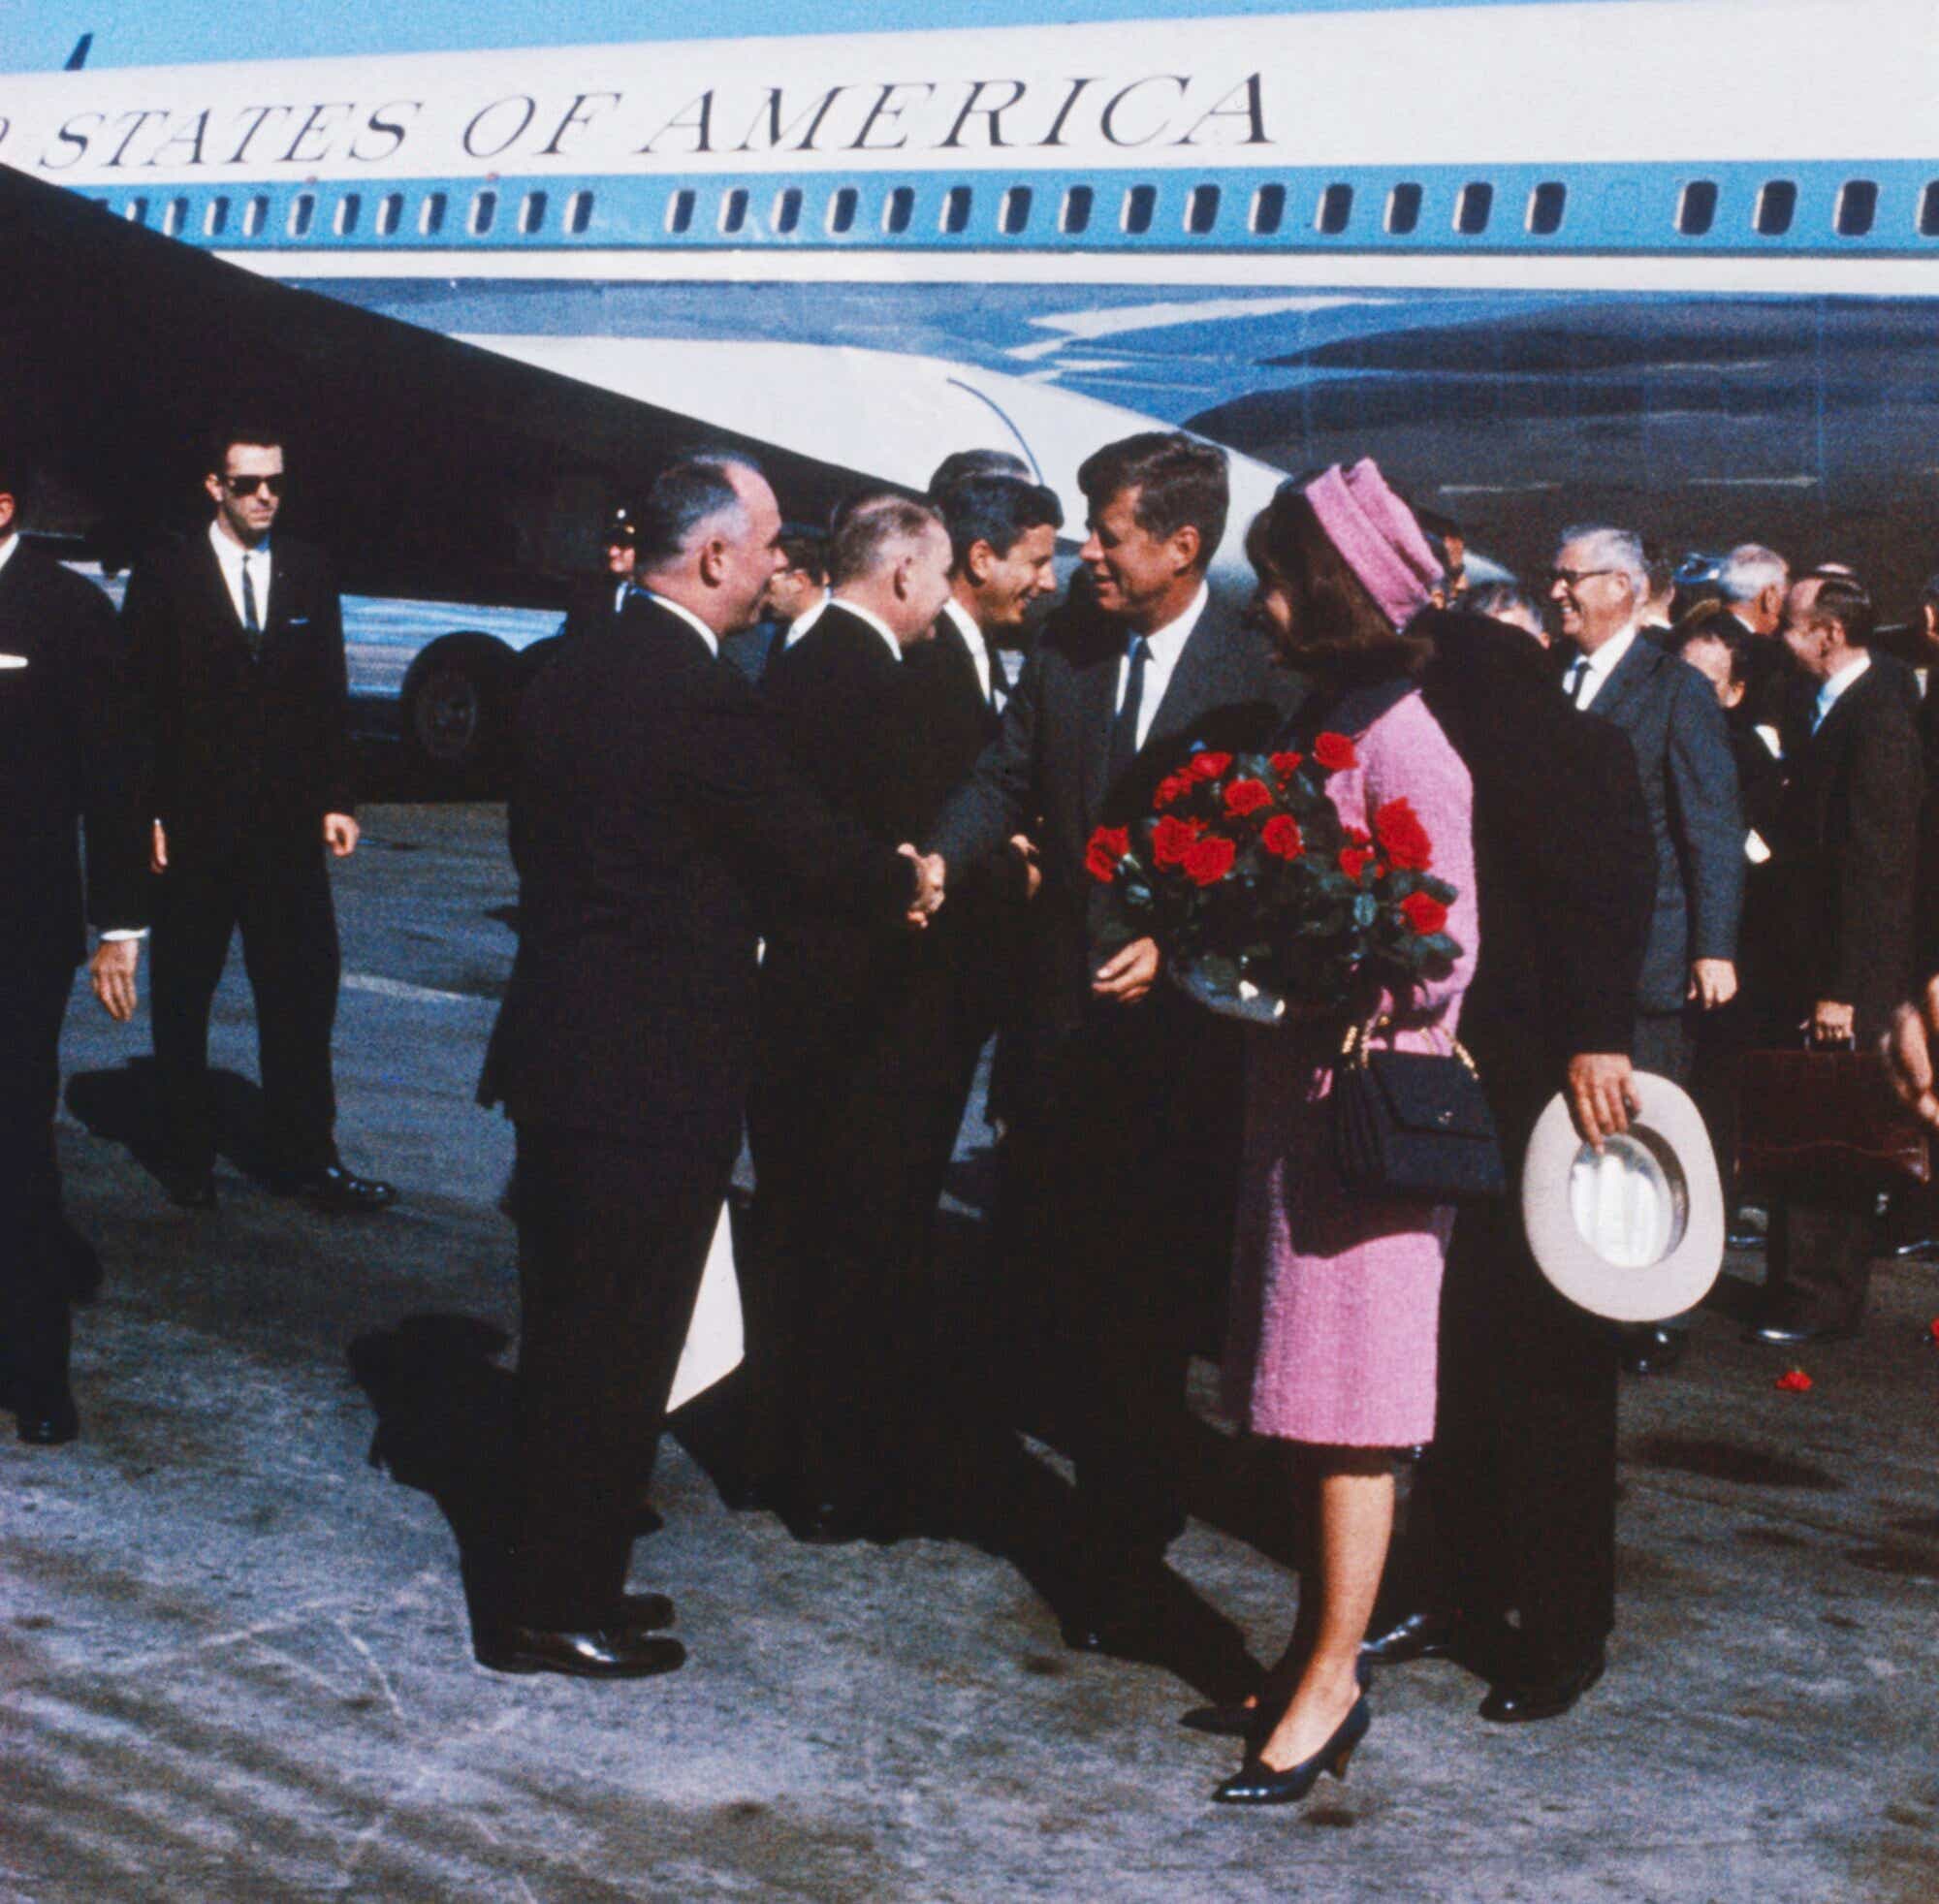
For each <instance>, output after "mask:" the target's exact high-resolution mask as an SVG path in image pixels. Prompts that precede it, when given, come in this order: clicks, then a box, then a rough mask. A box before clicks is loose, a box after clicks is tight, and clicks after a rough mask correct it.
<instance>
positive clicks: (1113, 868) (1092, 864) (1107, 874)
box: [1084, 826, 1131, 886]
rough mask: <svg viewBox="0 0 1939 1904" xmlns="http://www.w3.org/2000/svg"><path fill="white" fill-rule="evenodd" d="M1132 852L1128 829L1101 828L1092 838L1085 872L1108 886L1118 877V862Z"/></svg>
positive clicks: (1085, 856)
mask: <svg viewBox="0 0 1939 1904" xmlns="http://www.w3.org/2000/svg"><path fill="white" fill-rule="evenodd" d="M1130 850H1131V836H1130V830H1129V829H1128V828H1127V827H1122V826H1100V827H1099V828H1098V829H1097V832H1096V833H1094V834H1093V835H1092V836H1091V844H1090V846H1089V848H1088V849H1087V850H1086V852H1085V854H1084V870H1085V872H1087V873H1090V875H1091V876H1092V878H1094V879H1096V880H1098V881H1099V882H1100V883H1102V884H1103V885H1106V886H1108V885H1109V884H1110V883H1111V882H1112V881H1113V880H1114V879H1116V878H1117V876H1118V862H1119V861H1120V860H1121V859H1123V858H1124V857H1125V855H1126V854H1127V853H1128V852H1129V851H1130Z"/></svg>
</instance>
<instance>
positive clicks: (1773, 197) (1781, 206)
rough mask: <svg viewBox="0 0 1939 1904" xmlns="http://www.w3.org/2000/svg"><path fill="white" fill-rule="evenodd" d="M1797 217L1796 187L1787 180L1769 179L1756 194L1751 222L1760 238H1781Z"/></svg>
mask: <svg viewBox="0 0 1939 1904" xmlns="http://www.w3.org/2000/svg"><path fill="white" fill-rule="evenodd" d="M1796 215H1797V187H1796V184H1794V183H1793V182H1792V181H1791V180H1790V179H1789V178H1773V179H1771V180H1770V181H1769V182H1768V183H1767V184H1766V185H1765V186H1764V190H1763V191H1761V192H1760V193H1759V194H1758V202H1757V210H1756V212H1755V213H1754V214H1753V215H1752V220H1751V222H1752V223H1753V224H1754V225H1755V226H1756V227H1757V230H1758V235H1759V237H1761V238H1782V237H1783V236H1784V235H1785V233H1786V232H1788V231H1790V229H1791V221H1792V220H1793V219H1794V218H1795V217H1796Z"/></svg>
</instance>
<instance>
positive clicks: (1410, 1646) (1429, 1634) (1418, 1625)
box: [1360, 1612, 1454, 1666]
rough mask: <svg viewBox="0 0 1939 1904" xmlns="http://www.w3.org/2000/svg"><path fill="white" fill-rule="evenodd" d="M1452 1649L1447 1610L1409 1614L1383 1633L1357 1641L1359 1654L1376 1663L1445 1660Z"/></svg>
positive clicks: (1404, 1663) (1450, 1625)
mask: <svg viewBox="0 0 1939 1904" xmlns="http://www.w3.org/2000/svg"><path fill="white" fill-rule="evenodd" d="M1453 1650H1454V1616H1453V1615H1452V1614H1451V1613H1429V1612H1421V1613H1409V1614H1406V1615H1404V1616H1403V1617H1402V1618H1400V1619H1398V1620H1396V1621H1395V1622H1394V1623H1393V1625H1392V1626H1390V1627H1388V1628H1387V1629H1386V1630H1385V1631H1384V1632H1383V1633H1370V1634H1368V1635H1367V1636H1366V1638H1365V1639H1363V1640H1362V1641H1361V1642H1360V1657H1361V1659H1363V1660H1371V1661H1372V1662H1373V1663H1374V1665H1376V1666H1405V1665H1406V1664H1407V1663H1408V1661H1410V1660H1445V1659H1446V1657H1447V1656H1448V1654H1450V1653H1451V1652H1453Z"/></svg>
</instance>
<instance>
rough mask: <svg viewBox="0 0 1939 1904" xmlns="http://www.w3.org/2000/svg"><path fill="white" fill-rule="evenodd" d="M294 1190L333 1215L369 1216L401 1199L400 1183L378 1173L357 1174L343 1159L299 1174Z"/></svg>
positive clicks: (292, 1187)
mask: <svg viewBox="0 0 1939 1904" xmlns="http://www.w3.org/2000/svg"><path fill="white" fill-rule="evenodd" d="M291 1190H292V1193H293V1194H294V1195H297V1196H302V1197H307V1198H308V1199H309V1201H310V1202H311V1203H313V1204H315V1205H316V1207H317V1208H318V1209H319V1210H324V1211H328V1212H329V1213H330V1214H331V1215H333V1216H344V1217H360V1216H368V1215H369V1214H371V1213H372V1212H373V1211H377V1210H388V1209H389V1208H390V1207H391V1205H392V1204H394V1203H395V1202H397V1185H395V1184H387V1183H384V1182H383V1181H382V1180H381V1179H379V1178H376V1177H358V1176H354V1175H353V1174H352V1173H351V1172H350V1171H348V1170H346V1169H344V1167H343V1166H342V1164H340V1163H327V1164H325V1165H324V1167H323V1168H322V1169H321V1170H316V1171H312V1172H311V1173H310V1174H309V1175H308V1176H306V1177H300V1178H298V1180H297V1181H296V1183H295V1184H294V1185H292V1186H291Z"/></svg>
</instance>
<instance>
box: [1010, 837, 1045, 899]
mask: <svg viewBox="0 0 1939 1904" xmlns="http://www.w3.org/2000/svg"><path fill="white" fill-rule="evenodd" d="M1010 851H1011V852H1013V853H1014V854H1016V856H1017V858H1018V859H1020V860H1022V861H1023V863H1024V898H1025V899H1026V900H1027V901H1028V900H1033V899H1034V898H1035V897H1036V896H1037V894H1038V893H1040V892H1041V891H1042V890H1043V866H1042V864H1041V862H1039V860H1038V859H1037V854H1036V841H1033V840H1032V839H1031V838H1030V837H1029V836H1028V835H1027V834H1022V833H1015V834H1012V835H1011V836H1010Z"/></svg>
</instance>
